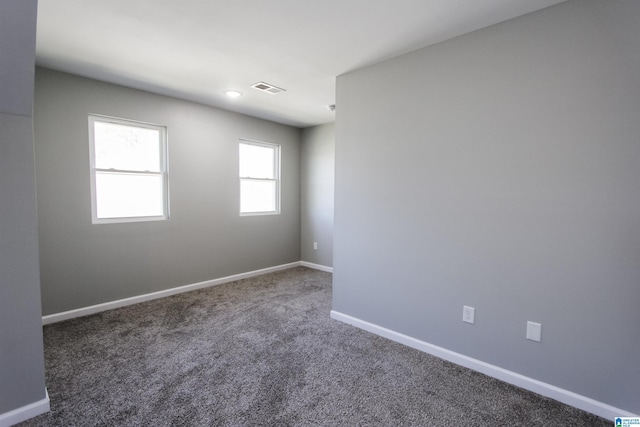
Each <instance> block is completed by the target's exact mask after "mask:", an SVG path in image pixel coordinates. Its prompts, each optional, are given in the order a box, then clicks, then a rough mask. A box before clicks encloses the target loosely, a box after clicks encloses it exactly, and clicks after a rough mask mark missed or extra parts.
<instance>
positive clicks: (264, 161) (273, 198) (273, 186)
mask: <svg viewBox="0 0 640 427" xmlns="http://www.w3.org/2000/svg"><path fill="white" fill-rule="evenodd" d="M239 157H240V215H269V214H272V215H273V214H279V213H280V146H279V145H276V144H269V143H266V142H255V141H247V140H240V156H239Z"/></svg>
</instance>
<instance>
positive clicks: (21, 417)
mask: <svg viewBox="0 0 640 427" xmlns="http://www.w3.org/2000/svg"><path fill="white" fill-rule="evenodd" d="M49 409H50V403H49V393H48V392H47V389H46V388H45V389H44V399H42V400H38V401H37V402H33V403H30V404H28V405H25V406H22V407H20V408H17V409H14V410H12V411H9V412H5V413H4V414H0V427H9V426H12V425H14V424H18V423H20V422H22V421H26V420H28V419H30V418H33V417H37V416H38V415H40V414H44V413H45V412H49Z"/></svg>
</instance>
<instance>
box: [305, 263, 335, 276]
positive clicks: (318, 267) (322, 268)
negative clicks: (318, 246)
mask: <svg viewBox="0 0 640 427" xmlns="http://www.w3.org/2000/svg"><path fill="white" fill-rule="evenodd" d="M300 265H301V266H302V267H308V268H313V269H314V270H320V271H326V272H327V273H333V267H327V266H325V265H320V264H314V263H312V262H308V261H300Z"/></svg>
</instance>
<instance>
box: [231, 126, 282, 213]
mask: <svg viewBox="0 0 640 427" xmlns="http://www.w3.org/2000/svg"><path fill="white" fill-rule="evenodd" d="M243 144H244V145H255V146H258V147H266V148H271V149H273V150H274V154H273V157H274V165H273V167H274V171H273V172H274V173H273V179H271V178H255V177H250V176H241V175H240V146H241V145H243ZM281 152H282V147H281V145H280V144H274V143H272V142H264V141H255V140H251V139H244V138H240V140H239V142H238V163H237V164H238V195H239V198H238V202H239V203H238V204H239V206H238V209H239V211H240V216H264V215H280V214H281V205H280V202H281V193H282V191H281V181H282V180H281ZM243 181H258V182H265V181H268V182H274V183H275V193H276V194H275V210H273V211H261V212H243V211H242V182H243Z"/></svg>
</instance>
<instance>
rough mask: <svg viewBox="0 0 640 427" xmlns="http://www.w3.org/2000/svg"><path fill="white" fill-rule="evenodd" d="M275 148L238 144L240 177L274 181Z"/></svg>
mask: <svg viewBox="0 0 640 427" xmlns="http://www.w3.org/2000/svg"><path fill="white" fill-rule="evenodd" d="M275 151H276V150H275V148H271V147H264V146H261V145H253V144H240V176H241V177H245V178H247V177H251V178H263V179H275Z"/></svg>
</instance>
